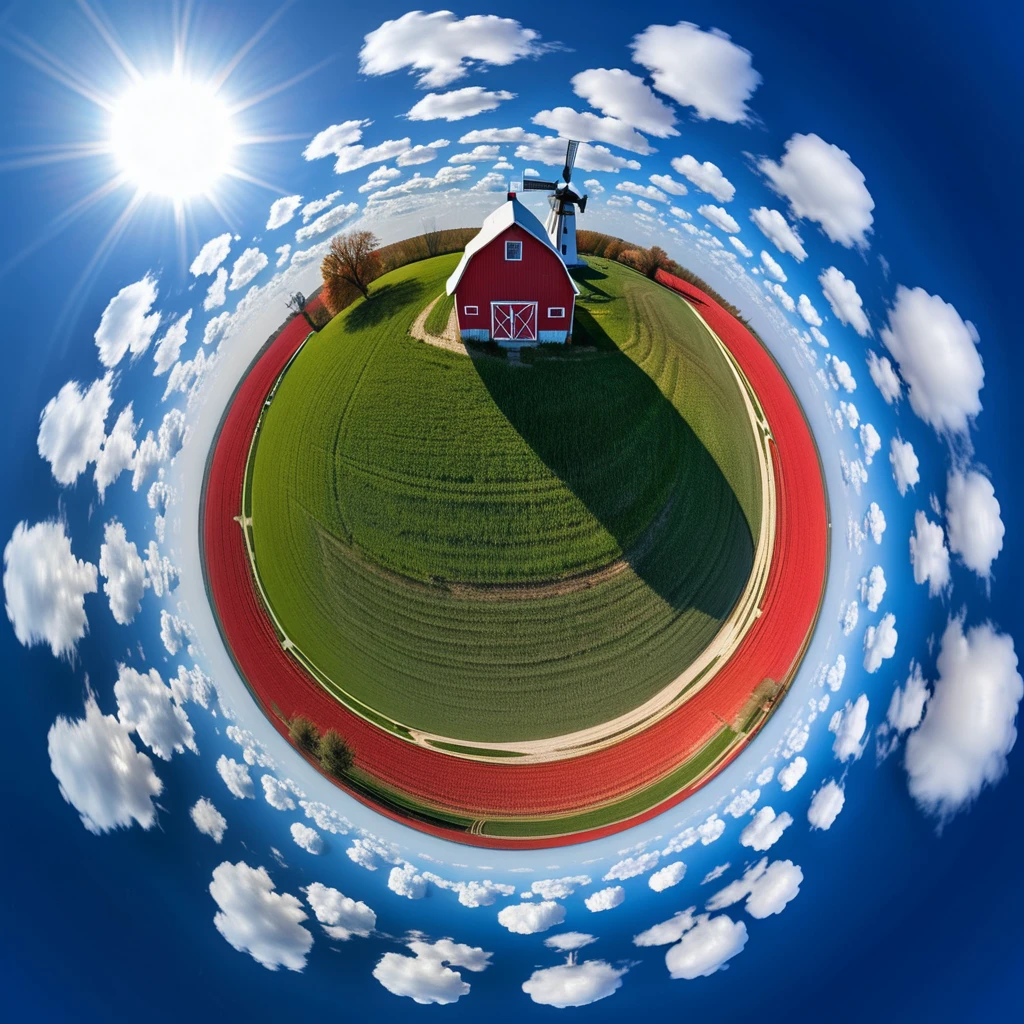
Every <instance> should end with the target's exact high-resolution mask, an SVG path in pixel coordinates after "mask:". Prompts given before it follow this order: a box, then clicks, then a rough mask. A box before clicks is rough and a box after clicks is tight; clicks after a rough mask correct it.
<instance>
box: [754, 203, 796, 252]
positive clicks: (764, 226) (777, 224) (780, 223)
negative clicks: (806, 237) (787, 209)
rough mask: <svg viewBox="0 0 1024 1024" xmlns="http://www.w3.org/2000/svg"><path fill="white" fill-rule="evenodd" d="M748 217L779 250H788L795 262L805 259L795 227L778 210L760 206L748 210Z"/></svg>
mask: <svg viewBox="0 0 1024 1024" xmlns="http://www.w3.org/2000/svg"><path fill="white" fill-rule="evenodd" d="M750 219H751V220H752V221H753V222H754V223H755V224H756V225H757V228H758V230H759V231H760V232H761V234H762V235H764V237H765V238H767V239H768V241H769V242H771V243H772V244H773V245H774V246H775V248H776V249H778V250H779V252H788V253H789V254H790V255H791V256H792V257H793V259H795V260H796V261H797V263H802V262H803V261H804V260H805V259H807V250H806V249H805V248H804V246H803V242H802V241H801V240H800V236H799V235H798V234H797V232H796V228H794V227H791V226H790V225H789V223H788V222H787V220H786V218H785V217H783V216H782V214H781V213H779V211H778V210H769V209H768V207H767V206H761V207H759V208H758V209H756V210H751V211H750Z"/></svg>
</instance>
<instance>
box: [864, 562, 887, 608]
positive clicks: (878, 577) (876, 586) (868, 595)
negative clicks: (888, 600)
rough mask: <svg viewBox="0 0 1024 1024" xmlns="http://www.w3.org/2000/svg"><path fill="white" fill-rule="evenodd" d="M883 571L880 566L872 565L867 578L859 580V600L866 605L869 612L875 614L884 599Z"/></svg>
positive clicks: (884, 583)
mask: <svg viewBox="0 0 1024 1024" xmlns="http://www.w3.org/2000/svg"><path fill="white" fill-rule="evenodd" d="M885 590H886V582H885V570H884V569H883V568H882V567H881V566H880V565H873V566H872V567H871V570H870V571H869V572H868V574H867V576H862V577H861V580H860V599H861V600H862V601H863V602H864V603H865V604H866V605H867V609H868V611H869V612H877V611H878V609H879V606H880V605H881V603H882V598H883V597H885Z"/></svg>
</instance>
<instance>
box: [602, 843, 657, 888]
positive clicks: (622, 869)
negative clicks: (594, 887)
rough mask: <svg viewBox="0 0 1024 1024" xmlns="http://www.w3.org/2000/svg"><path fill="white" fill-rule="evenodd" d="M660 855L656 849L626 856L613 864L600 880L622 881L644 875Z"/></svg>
mask: <svg viewBox="0 0 1024 1024" xmlns="http://www.w3.org/2000/svg"><path fill="white" fill-rule="evenodd" d="M660 856H661V854H660V853H659V852H658V851H657V850H652V851H651V852H650V853H641V854H639V855H638V856H636V857H626V859H625V860H620V861H619V862H618V863H617V864H613V865H612V866H611V867H610V868H609V869H608V872H607V873H606V874H605V876H604V878H603V879H602V881H605V882H613V881H624V880H625V879H627V878H635V877H636V876H637V875H644V874H646V873H647V872H648V871H650V870H651V868H653V867H654V866H655V865H656V864H657V863H658V859H659V858H660Z"/></svg>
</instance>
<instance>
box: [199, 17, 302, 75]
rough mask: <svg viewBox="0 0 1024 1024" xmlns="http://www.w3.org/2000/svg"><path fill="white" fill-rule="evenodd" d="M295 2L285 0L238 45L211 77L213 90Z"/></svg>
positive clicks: (230, 73)
mask: <svg viewBox="0 0 1024 1024" xmlns="http://www.w3.org/2000/svg"><path fill="white" fill-rule="evenodd" d="M294 3H295V0H285V2H284V3H283V4H282V5H281V6H280V7H279V8H278V9H277V10H276V11H274V13H273V14H271V15H270V17H269V18H267V20H266V21H265V22H264V23H263V24H262V25H261V26H260V27H259V28H258V29H257V30H256V31H255V32H254V33H253V35H251V36H250V37H249V38H248V39H247V40H246V41H245V42H244V43H243V44H242V45H241V47H239V49H238V50H237V52H236V53H235V54H234V56H233V57H231V59H230V60H229V61H228V62H227V64H225V65H224V67H223V68H221V70H220V71H219V72H218V74H217V75H216V76H214V79H213V87H214V90H215V91H219V90H220V89H221V87H222V86H223V85H224V83H225V82H226V81H227V80H228V79H229V78H230V77H231V75H232V73H233V72H234V70H235V68H237V67H238V65H239V64H240V63H241V62H242V60H243V59H244V58H245V56H246V54H247V53H249V51H250V50H251V49H252V48H253V47H254V46H255V45H256V44H257V43H258V42H259V41H260V40H261V39H262V38H263V37H264V36H265V35H266V34H267V32H269V31H270V29H271V28H272V27H273V25H274V23H275V22H276V21H277V20H278V19H279V18H280V17H281V15H282V14H284V12H285V11H287V10H288V8H289V7H291V6H292V5H293V4H294Z"/></svg>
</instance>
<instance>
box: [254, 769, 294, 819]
mask: <svg viewBox="0 0 1024 1024" xmlns="http://www.w3.org/2000/svg"><path fill="white" fill-rule="evenodd" d="M260 783H261V785H262V786H263V796H264V799H265V800H266V801H267V803H268V804H270V806H271V807H273V808H274V809H275V810H277V811H294V810H295V801H294V800H293V799H292V792H291V786H289V785H288V784H287V783H285V782H282V781H281V780H280V779H277V778H275V777H274V776H273V775H264V776H263V777H262V778H261V779H260Z"/></svg>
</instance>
